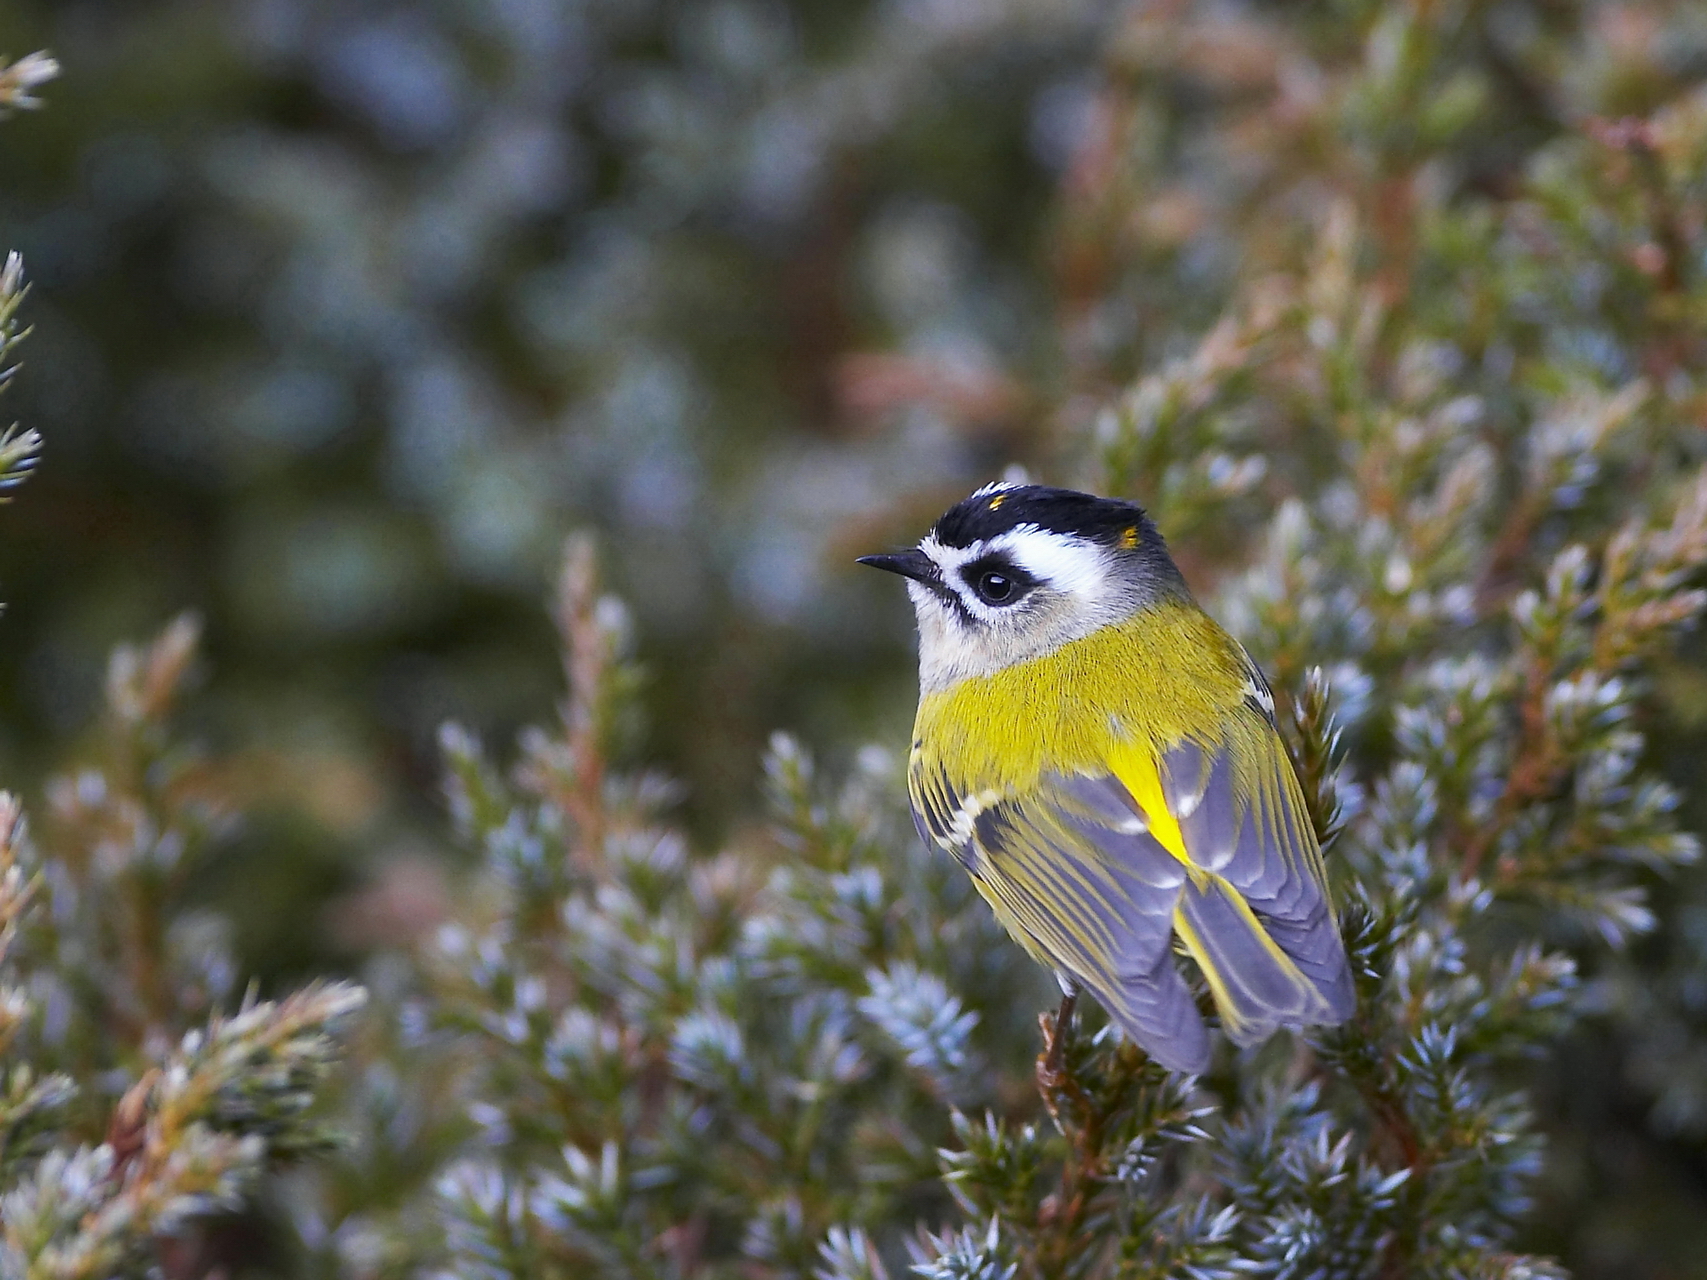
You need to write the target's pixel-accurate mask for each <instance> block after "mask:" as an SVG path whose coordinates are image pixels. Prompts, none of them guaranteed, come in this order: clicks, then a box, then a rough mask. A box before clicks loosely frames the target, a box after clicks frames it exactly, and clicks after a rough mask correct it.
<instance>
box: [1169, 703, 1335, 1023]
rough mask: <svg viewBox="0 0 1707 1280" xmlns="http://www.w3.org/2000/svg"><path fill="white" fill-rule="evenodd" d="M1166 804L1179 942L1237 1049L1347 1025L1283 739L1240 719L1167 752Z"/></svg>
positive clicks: (1328, 909)
mask: <svg viewBox="0 0 1707 1280" xmlns="http://www.w3.org/2000/svg"><path fill="white" fill-rule="evenodd" d="M1157 775H1158V778H1159V781H1160V785H1161V793H1162V799H1163V802H1164V804H1165V806H1166V808H1167V811H1168V813H1169V815H1170V816H1171V817H1172V818H1173V820H1174V821H1175V822H1176V823H1177V824H1178V828H1179V835H1180V839H1181V842H1182V844H1183V848H1184V852H1185V855H1186V857H1187V859H1188V860H1189V861H1190V863H1191V865H1192V867H1193V868H1194V869H1196V871H1197V872H1199V873H1201V874H1196V875H1192V876H1191V877H1190V878H1189V880H1188V886H1187V890H1186V892H1185V893H1184V894H1183V896H1182V898H1181V901H1180V921H1179V924H1180V935H1181V937H1182V938H1183V939H1184V940H1185V941H1186V943H1187V946H1188V947H1189V949H1190V950H1191V951H1192V952H1193V954H1194V955H1195V956H1196V958H1197V960H1198V962H1199V964H1200V965H1201V966H1202V968H1203V969H1204V972H1205V975H1206V976H1207V977H1208V978H1209V980H1210V985H1211V987H1212V989H1213V990H1214V992H1215V996H1216V1004H1217V1005H1218V1007H1219V1008H1220V1010H1221V1015H1222V1021H1223V1023H1224V1024H1225V1026H1226V1028H1227V1031H1228V1033H1229V1034H1230V1035H1232V1036H1233V1038H1234V1039H1235V1040H1239V1041H1241V1042H1244V1043H1249V1042H1251V1041H1254V1040H1257V1039H1261V1038H1262V1037H1263V1036H1266V1035H1267V1034H1268V1033H1269V1032H1270V1031H1272V1030H1274V1029H1275V1028H1276V1027H1281V1026H1307V1025H1311V1024H1318V1023H1332V1022H1339V1021H1343V1020H1344V1019H1345V1018H1347V1017H1349V1016H1350V1015H1351V1013H1352V1010H1353V1008H1354V1006H1355V994H1354V991H1353V988H1352V981H1351V970H1350V967H1349V965H1348V964H1347V962H1346V955H1345V946H1344V944H1343V942H1342V941H1341V939H1340V934H1339V929H1338V927H1337V926H1336V924H1335V922H1334V917H1333V909H1332V906H1331V904H1330V903H1329V900H1328V892H1327V875H1326V871H1325V869H1324V867H1323V865H1322V855H1321V850H1320V848H1319V847H1318V845H1317V843H1316V837H1315V833H1314V831H1313V829H1312V828H1311V826H1310V818H1309V813H1308V811H1307V809H1306V807H1305V803H1304V795H1303V792H1302V790H1301V789H1300V788H1299V786H1298V779H1297V777H1296V775H1295V774H1294V773H1293V771H1292V766H1291V763H1290V762H1289V761H1288V760H1287V758H1286V754H1285V747H1284V744H1283V743H1282V741H1281V738H1280V734H1279V733H1278V731H1276V730H1275V728H1274V727H1273V726H1272V724H1270V723H1269V722H1268V721H1267V720H1266V719H1265V718H1263V717H1262V716H1260V715H1258V714H1256V713H1254V712H1252V711H1249V710H1241V711H1240V712H1238V713H1236V714H1235V716H1233V717H1232V718H1231V719H1230V720H1229V721H1228V722H1227V724H1226V725H1225V726H1224V732H1223V734H1222V736H1221V739H1220V740H1219V741H1218V742H1212V743H1208V744H1205V743H1201V742H1191V741H1187V742H1182V743H1179V744H1178V745H1176V746H1174V747H1172V748H1171V749H1169V750H1167V751H1165V752H1164V753H1163V754H1162V758H1161V761H1160V763H1159V767H1158V769H1157Z"/></svg>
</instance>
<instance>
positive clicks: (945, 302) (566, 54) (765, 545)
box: [0, 0, 1113, 973]
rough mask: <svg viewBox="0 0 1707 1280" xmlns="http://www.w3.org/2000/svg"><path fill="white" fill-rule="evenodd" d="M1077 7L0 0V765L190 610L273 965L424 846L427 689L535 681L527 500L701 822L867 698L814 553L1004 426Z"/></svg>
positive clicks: (1050, 295)
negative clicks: (15, 476) (23, 66)
mask: <svg viewBox="0 0 1707 1280" xmlns="http://www.w3.org/2000/svg"><path fill="white" fill-rule="evenodd" d="M1112 12H1113V10H1112V9H1111V7H1110V6H1108V5H1106V4H1096V3H1087V2H1085V0H1050V2H1048V3H1037V2H1036V0H1021V2H1017V3H1007V4H993V3H992V4H986V3H964V2H961V0H925V2H919V3H914V2H911V0H909V2H908V3H894V4H875V5H873V4H850V3H844V2H842V0H828V2H824V3H804V4H783V3H769V2H764V0H761V2H758V3H752V2H749V0H735V2H731V3H721V2H711V3H693V4H659V3H648V2H646V0H607V2H604V3H598V2H595V3H589V4H569V3H561V2H560V0H494V2H491V3H464V2H462V0H444V2H443V3H432V2H425V0H424V2H419V3H403V4H396V3H357V2H354V0H326V2H316V0H237V2H235V3H227V2H225V0H217V2H201V3H198V2H193V0H192V2H178V0H162V2H155V3H136V2H134V0H132V2H126V3H118V2H113V3H102V2H95V3H81V2H78V0H72V2H69V3H67V2H64V0H51V2H44V3H34V4H32V3H21V4H9V5H7V6H6V7H5V8H4V10H3V11H0V48H8V49H16V50H19V51H23V50H27V49H35V48H42V47H46V48H50V49H51V50H52V51H53V52H54V54H55V55H56V56H57V57H58V58H59V59H60V60H61V62H62V63H63V65H64V73H63V76H62V78H61V79H60V80H59V81H58V82H57V83H56V84H55V85H54V86H53V87H52V90H51V109H50V110H47V111H44V112H42V113H40V114H37V115H31V116H28V117H24V118H20V119H17V120H16V121H14V122H13V123H12V124H11V126H10V127H8V128H7V129H6V130H4V133H3V135H0V173H3V174H4V175H5V176H4V180H3V182H0V230H3V231H4V235H5V243H6V244H7V245H10V246H16V247H17V248H18V249H20V250H21V251H22V252H23V254H24V256H25V261H26V263H27V266H28V271H29V274H30V277H31V279H32V280H33V281H34V282H35V291H34V293H33V295H32V297H31V299H30V301H29V303H28V304H27V305H28V319H29V320H30V321H31V322H33V323H34V325H35V333H34V334H33V336H32V337H31V339H30V341H29V344H28V348H27V350H26V351H25V360H26V363H27V369H28V372H27V376H26V377H24V378H22V379H20V382H19V385H20V390H19V392H18V394H17V395H16V396H15V398H14V399H13V401H12V403H11V405H10V406H9V409H10V411H12V412H13V413H15V414H16V415H17V416H19V417H21V418H22V419H24V420H25V421H27V422H28V423H30V424H33V425H38V426H39V427H40V428H41V429H42V430H43V431H44V432H45V433H46V434H47V435H48V436H49V437H51V443H50V445H49V458H50V460H49V461H48V462H47V464H46V465H45V466H44V468H43V469H42V471H41V474H40V476H39V482H38V483H35V484H33V485H32V486H31V487H30V491H29V492H28V494H27V495H26V496H24V498H23V500H22V501H20V502H19V503H18V504H17V505H16V506H15V507H14V508H12V509H11V510H10V511H8V512H7V513H6V519H7V527H6V530H5V537H4V539H0V584H3V590H4V598H5V599H7V600H8V601H10V602H11V604H10V611H9V612H8V614H7V615H6V617H5V620H4V622H3V623H0V626H3V627H4V628H5V636H4V643H0V699H3V707H0V725H3V728H0V772H3V773H4V776H6V777H8V778H9V779H15V780H17V782H18V783H19V784H22V785H24V786H26V787H27V786H28V785H29V784H30V783H31V782H32V781H33V780H36V779H39V777H40V775H41V772H42V770H43V769H45V768H48V767H50V766H52V765H53V764H54V762H55V761H57V760H59V759H62V758H63V750H62V749H61V747H62V744H66V743H68V742H70V741H72V740H74V739H75V738H76V737H77V735H78V734H79V733H80V732H82V731H83V730H84V729H85V728H86V727H87V725H88V724H89V722H90V719H91V716H92V715H93V713H94V711H95V709H96V707H97V706H98V701H99V695H100V687H101V675H102V671H103V669H104V664H105V660H106V654H107V651H108V650H109V649H110V647H111V646H112V645H113V644H115V643H116V642H118V641H120V640H123V639H126V638H134V637H138V636H141V635H143V634H146V633H149V632H151V631H153V630H154V629H156V628H158V627H159V626H160V625H161V624H162V622H163V621H164V620H166V619H167V618H169V617H170V616H172V615H173V614H174V613H176V612H177V611H180V610H184V609H193V610H195V611H197V612H198V613H199V614H200V615H201V616H202V617H203V619H204V620H205V623H206V629H207V630H206V645H205V654H206V659H207V671H208V672H209V673H211V676H212V678H211V679H210V680H208V682H207V684H206V688H205V690H204V695H203V696H202V697H201V698H200V699H199V701H198V705H197V710H196V714H197V715H199V716H200V717H202V719H203V720H204V721H205V724H204V725H203V726H202V729H203V732H204V734H206V735H211V736H212V737H213V739H214V740H215V741H217V742H218V743H220V744H221V745H222V746H223V747H225V748H226V749H228V750H232V751H236V752H240V753H245V754H246V755H247V756H248V758H249V759H250V760H251V761H252V762H253V764H254V766H255V767H254V771H253V778H252V781H253V783H254V786H255V788H256V790H257V794H256V795H255V796H254V797H253V800H254V802H255V803H256V804H258V805H259V806H260V815H259V816H258V817H257V818H256V819H255V820H254V821H252V822H251V824H250V828H249V830H248V831H247V833H246V835H245V837H244V838H243V839H242V840H241V841H240V842H239V844H238V845H237V846H236V847H234V849H233V851H232V853H231V856H230V858H229V859H228V862H229V875H230V883H229V884H225V885H210V886H209V889H208V892H209V893H210V894H215V895H220V896H223V897H225V898H228V899H229V900H230V902H231V904H232V905H233V906H234V907H235V908H236V909H237V910H238V911H239V914H240V916H241V917H243V918H244V921H245V927H243V928H242V929H241V931H240V932H241V934H242V936H243V937H244V938H246V939H247V940H248V945H247V950H248V955H247V957H246V958H247V959H248V960H250V961H251V962H252V963H253V964H254V965H255V966H256V967H258V968H259V970H260V971H261V972H263V973H277V972H279V971H281V970H282V969H290V968H303V967H311V966H312V965H313V964H315V963H317V961H318V960H319V959H320V958H321V955H322V953H323V951H324V949H325V948H327V947H336V945H337V939H336V938H335V937H332V936H330V935H328V934H327V933H326V931H325V930H324V929H323V928H322V927H321V926H320V925H319V924H317V923H316V922H317V921H318V920H320V916H319V915H317V912H318V910H319V908H320V907H321V906H323V905H324V903H325V902H326V901H327V900H329V899H330V898H332V897H334V896H336V895H337V893H338V892H340V891H341V890H342V889H345V888H348V887H349V886H351V885H352V884H354V883H356V882H358V881H359V880H360V879H361V878H362V877H363V876H364V875H365V874H367V873H368V872H369V871H371V869H372V867H373V866H374V865H375V864H376V863H378V862H385V861H387V860H395V859H398V858H418V857H427V858H431V857H434V856H437V855H438V854H439V853H441V852H442V850H439V849H437V848H436V847H435V845H436V844H437V843H442V840H443V837H442V834H441V833H442V823H441V822H440V821H439V815H438V812H437V809H436V800H435V783H436V778H437V774H438V768H439V766H438V759H437V749H436V746H435V734H436V730H437V727H438V725H439V724H440V723H441V722H442V721H443V720H445V719H446V718H447V717H452V716H454V717H456V718H458V719H460V720H462V721H464V722H465V723H467V724H469V725H470V726H472V727H474V728H475V729H477V730H478V731H480V732H482V733H483V734H484V735H486V736H488V737H492V738H495V739H497V740H499V741H503V740H505V739H507V737H508V736H509V734H510V732H511V731H512V730H513V729H514V727H515V726H516V725H518V724H520V723H521V722H523V721H524V720H526V719H528V718H530V717H531V718H537V717H538V715H539V714H540V712H541V710H542V709H543V708H547V707H549V706H550V705H551V702H552V700H553V698H554V697H555V696H556V690H557V689H558V688H559V685H560V673H559V671H558V669H557V664H556V657H555V653H556V649H555V643H556V642H555V637H554V636H553V634H552V632H551V628H550V624H549V620H548V618H547V616H546V613H545V610H544V608H543V607H542V606H543V602H544V601H545V598H546V595H547V590H548V584H549V579H550V575H551V572H552V570H553V568H554V565H555V562H556V558H557V555H558V551H559V547H560V545H561V541H562V538H563V536H564V534H565V533H566V532H567V531H569V530H571V529H574V528H578V527H591V528H594V529H596V530H598V531H599V532H600V534H601V535H602V545H603V548H604V553H605V563H606V573H607V576H608V580H609V581H610V583H611V585H612V586H613V588H614V589H615V590H616V591H618V592H619V593H620V594H621V595H623V596H624V597H625V598H626V599H627V600H628V601H629V602H630V604H631V606H632V609H633V625H634V627H635V629H636V632H637V638H638V641H639V644H640V647H641V649H642V651H643V652H644V654H645V656H646V659H647V665H648V668H649V672H650V686H649V689H648V691H647V694H646V703H647V705H648V707H649V709H650V714H649V716H648V717H647V727H646V729H645V731H644V732H645V743H644V746H645V749H646V750H647V751H648V753H650V754H652V755H654V756H655V757H656V758H657V759H659V760H660V761H661V762H662V763H663V764H664V765H666V766H667V767H668V768H670V769H671V770H672V771H673V772H674V773H675V774H676V775H677V776H679V777H680V778H682V779H683V780H684V782H685V783H686V784H687V786H688V788H689V794H690V796H691V801H690V805H689V808H690V811H691V820H692V822H693V823H694V824H695V826H696V827H697V828H698V829H699V830H700V831H701V832H702V833H705V834H707V835H712V834H715V833H716V832H718V831H719V830H721V829H723V828H725V827H726V826H727V825H728V824H729V823H731V822H734V821H737V820H739V817H740V815H741V814H742V813H743V812H745V811H749V810H750V809H751V807H752V802H753V796H754V791H753V786H752V782H753V778H754V776H755V771H756V768H757V760H758V756H759V750H760V747H761V746H762V743H763V741H764V739H765V736H766V735H767V734H768V733H769V732H771V731H772V730H773V729H774V728H776V727H778V726H788V727H792V728H797V729H799V730H801V731H802V732H804V733H805V734H806V735H807V736H809V737H810V738H812V739H813V740H815V741H822V742H824V743H826V744H829V743H843V744H846V743H854V742H858V741H860V740H862V739H864V738H867V737H871V736H877V735H880V734H890V733H893V734H896V735H898V734H900V733H902V732H904V731H905V730H904V724H905V722H906V717H907V714H908V705H909V700H910V698H911V691H910V688H909V687H908V679H909V673H908V669H907V662H908V655H907V652H906V648H905V645H906V640H907V631H906V625H907V622H906V606H905V603H904V601H903V600H901V599H900V597H899V594H898V593H896V592H894V591H892V590H885V589H884V588H885V587H888V586H892V584H888V583H878V582H875V581H872V582H867V581H864V580H862V577H861V571H858V570H855V569H854V568H853V567H852V565H851V559H852V557H853V556H854V555H856V554H860V553H862V552H865V551H868V550H874V549H882V548H883V547H886V546H887V545H888V544H889V543H890V542H892V541H894V540H896V539H900V538H903V537H912V536H916V534H917V529H918V527H919V526H920V525H921V524H922V522H923V521H925V520H927V519H928V518H929V516H930V514H931V513H932V512H933V511H934V510H938V509H940V508H941V506H942V505H943V504H944V503H945V502H946V501H947V500H948V499H950V498H952V497H953V496H955V495H956V494H957V493H958V492H963V491H964V490H965V489H966V488H967V487H969V486H970V485H971V484H972V483H973V482H975V481H978V480H982V479H987V478H989V477H990V475H991V474H992V473H993V468H996V467H997V466H998V465H999V464H1005V463H1007V462H1009V461H1011V460H1014V459H1016V458H1018V459H1021V460H1024V459H1025V458H1026V457H1027V455H1028V453H1029V452H1031V449H1032V445H1031V441H1032V440H1033V437H1034V436H1035V435H1036V432H1035V430H1034V429H1033V428H1034V426H1035V415H1034V414H1031V413H1030V412H1029V405H1028V404H1027V403H1026V398H1025V394H1024V393H1023V392H1021V390H1020V389H1019V387H1020V385H1021V382H1020V381H1019V380H1018V379H1019V377H1020V376H1022V375H1023V378H1024V379H1025V380H1027V381H1029V380H1032V379H1034V378H1036V379H1042V380H1048V379H1049V378H1050V377H1052V376H1053V375H1052V372H1051V371H1052V369H1053V368H1054V366H1055V365H1056V363H1057V362H1058V360H1059V353H1058V352H1057V351H1056V350H1055V349H1054V339H1053V334H1054V326H1053V324H1052V323H1051V310H1052V307H1053V306H1054V305H1055V302H1054V290H1053V287H1052V273H1053V271H1054V267H1055V264H1053V263H1052V261H1051V258H1050V255H1049V253H1048V251H1047V247H1046V245H1047V239H1046V235H1045V231H1046V228H1047V226H1048V225H1049V222H1050V219H1051V216H1052V210H1053V209H1054V207H1055V193H1056V190H1057V187H1058V184H1059V181H1060V179H1061V175H1062V174H1063V172H1064V171H1065V170H1066V169H1067V168H1068V166H1069V165H1070V164H1071V162H1072V157H1073V154H1074V148H1075V147H1076V146H1077V145H1078V137H1079V134H1080V131H1081V125H1082V121H1083V118H1084V117H1085V115H1086V113H1087V111H1089V110H1090V107H1091V104H1092V101H1093V95H1094V93H1095V86H1096V74H1097V73H1096V58H1097V53H1098V50H1099V47H1100V44H1101V41H1102V38H1103V35H1104V32H1105V30H1106V27H1107V24H1108V21H1109V19H1110V17H1111V14H1112ZM868 576H871V577H873V578H874V577H875V575H868ZM49 744H53V745H49Z"/></svg>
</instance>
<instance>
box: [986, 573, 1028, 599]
mask: <svg viewBox="0 0 1707 1280" xmlns="http://www.w3.org/2000/svg"><path fill="white" fill-rule="evenodd" d="M1017 592H1018V586H1017V584H1016V583H1015V582H1014V580H1013V579H1012V578H1010V577H1009V576H1008V575H1007V574H1005V573H997V572H995V570H993V569H992V570H989V571H988V572H985V573H981V574H979V575H978V598H979V599H981V600H982V601H983V602H984V603H985V604H1007V603H1009V602H1010V601H1011V600H1013V598H1014V596H1015V595H1016V594H1017Z"/></svg>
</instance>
